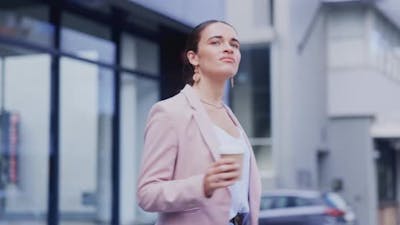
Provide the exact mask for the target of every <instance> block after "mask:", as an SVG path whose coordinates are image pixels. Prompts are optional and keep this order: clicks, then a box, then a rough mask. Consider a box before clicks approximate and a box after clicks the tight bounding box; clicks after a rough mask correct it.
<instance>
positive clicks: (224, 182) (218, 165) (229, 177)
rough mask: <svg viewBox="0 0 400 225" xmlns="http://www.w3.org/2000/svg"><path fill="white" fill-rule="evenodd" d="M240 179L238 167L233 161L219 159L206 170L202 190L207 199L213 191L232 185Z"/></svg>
mask: <svg viewBox="0 0 400 225" xmlns="http://www.w3.org/2000/svg"><path fill="white" fill-rule="evenodd" d="M239 177H240V165H239V164H238V163H237V162H236V160H234V159H230V158H221V159H220V160H218V161H216V162H215V163H214V164H212V165H211V167H210V168H209V169H208V170H207V172H206V175H205V177H204V190H205V194H206V196H207V197H209V196H211V195H212V193H213V192H214V190H216V189H218V188H223V187H228V186H230V185H232V184H234V183H235V182H236V181H237V179H238V178H239Z"/></svg>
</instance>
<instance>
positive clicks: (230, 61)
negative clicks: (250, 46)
mask: <svg viewBox="0 0 400 225" xmlns="http://www.w3.org/2000/svg"><path fill="white" fill-rule="evenodd" d="M220 60H221V61H223V62H229V63H234V62H235V59H234V58H231V57H222V58H220Z"/></svg>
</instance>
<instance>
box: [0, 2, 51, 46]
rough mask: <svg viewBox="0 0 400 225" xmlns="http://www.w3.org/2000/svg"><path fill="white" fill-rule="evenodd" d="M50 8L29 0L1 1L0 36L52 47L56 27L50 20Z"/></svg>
mask: <svg viewBox="0 0 400 225" xmlns="http://www.w3.org/2000/svg"><path fill="white" fill-rule="evenodd" d="M48 14H49V8H48V7H47V6H45V5H43V4H40V3H37V2H32V1H28V0H20V1H1V3H0V36H5V37H9V38H15V39H19V40H24V41H28V42H32V43H34V44H39V45H41V46H45V47H51V46H52V44H53V35H54V27H53V26H52V25H51V24H50V23H49V22H47V21H48V19H49V18H48V17H49V16H48Z"/></svg>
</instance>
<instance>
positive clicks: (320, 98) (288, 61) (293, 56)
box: [272, 0, 327, 188]
mask: <svg viewBox="0 0 400 225" xmlns="http://www.w3.org/2000/svg"><path fill="white" fill-rule="evenodd" d="M275 4H276V8H275V26H274V27H275V29H276V33H277V40H276V41H274V42H273V43H272V101H273V103H272V109H273V115H272V118H273V129H272V138H273V154H274V161H275V167H276V169H275V170H276V174H277V186H278V187H284V188H317V185H318V182H317V177H318V175H317V160H316V154H317V149H319V148H321V146H322V147H323V146H324V145H326V140H325V136H324V134H325V131H326V118H327V112H326V75H325V74H326V65H325V64H326V63H325V62H326V59H325V58H326V57H325V55H326V50H325V24H324V23H325V22H324V16H323V13H319V11H318V10H319V4H320V1H317V0H315V1H307V2H303V1H301V2H300V1H295V0H284V1H275ZM307 32H309V33H307ZM300 45H303V49H301V50H300V49H299V46H300Z"/></svg>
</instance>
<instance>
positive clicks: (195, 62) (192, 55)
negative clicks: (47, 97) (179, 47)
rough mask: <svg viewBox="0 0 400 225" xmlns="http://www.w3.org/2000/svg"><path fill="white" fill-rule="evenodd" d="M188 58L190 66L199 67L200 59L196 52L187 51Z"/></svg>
mask: <svg viewBox="0 0 400 225" xmlns="http://www.w3.org/2000/svg"><path fill="white" fill-rule="evenodd" d="M186 57H187V59H188V60H189V62H190V64H192V65H193V66H197V65H199V59H198V57H197V54H196V53H195V52H194V51H192V50H190V51H187V53H186Z"/></svg>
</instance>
